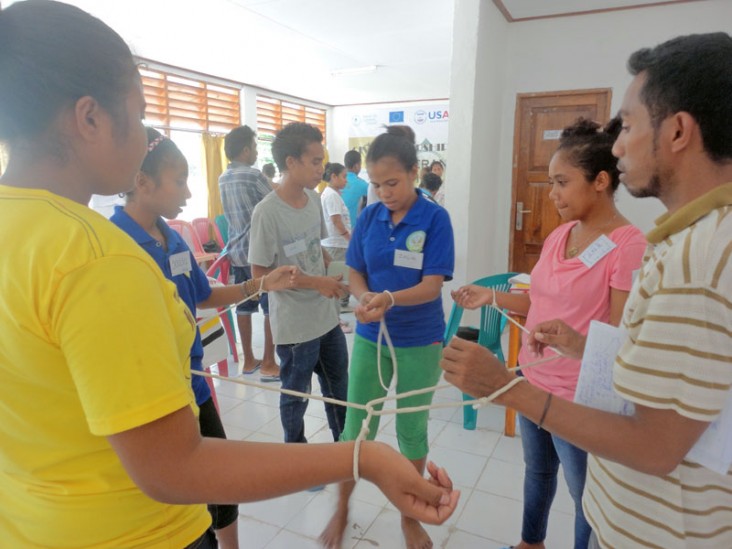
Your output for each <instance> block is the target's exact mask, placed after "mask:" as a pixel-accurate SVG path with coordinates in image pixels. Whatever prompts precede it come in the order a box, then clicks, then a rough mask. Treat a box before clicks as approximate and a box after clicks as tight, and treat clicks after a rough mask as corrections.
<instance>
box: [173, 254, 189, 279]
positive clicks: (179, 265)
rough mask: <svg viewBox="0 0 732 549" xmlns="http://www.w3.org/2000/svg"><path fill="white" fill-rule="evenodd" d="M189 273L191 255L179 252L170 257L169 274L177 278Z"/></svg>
mask: <svg viewBox="0 0 732 549" xmlns="http://www.w3.org/2000/svg"><path fill="white" fill-rule="evenodd" d="M190 272H191V254H189V253H188V252H180V253H177V254H173V255H171V256H170V274H172V275H173V276H178V275H180V274H185V273H190Z"/></svg>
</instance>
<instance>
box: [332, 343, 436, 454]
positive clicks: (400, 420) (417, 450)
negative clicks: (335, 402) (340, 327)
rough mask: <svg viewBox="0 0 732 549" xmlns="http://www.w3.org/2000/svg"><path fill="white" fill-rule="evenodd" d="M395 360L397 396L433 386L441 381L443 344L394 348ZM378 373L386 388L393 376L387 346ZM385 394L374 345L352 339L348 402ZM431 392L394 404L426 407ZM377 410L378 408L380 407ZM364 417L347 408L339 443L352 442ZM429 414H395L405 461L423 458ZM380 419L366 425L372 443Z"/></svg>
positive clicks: (426, 412) (358, 401)
mask: <svg viewBox="0 0 732 549" xmlns="http://www.w3.org/2000/svg"><path fill="white" fill-rule="evenodd" d="M394 351H395V354H396V359H397V368H398V376H397V388H396V391H397V393H398V394H402V393H406V392H409V391H414V390H416V389H424V388H425V387H433V386H434V385H435V384H436V383H437V381H438V380H439V379H440V373H441V370H440V357H441V356H442V345H440V344H438V343H435V344H432V345H425V346H423V347H395V349H394ZM381 374H382V377H383V379H384V383H385V384H386V385H387V386H388V385H389V383H391V379H392V376H393V374H394V365H393V364H392V361H391V356H390V355H389V348H388V347H387V346H386V344H383V345H382V346H381ZM385 394H386V391H384V389H383V388H382V387H381V384H380V383H379V373H378V369H377V366H376V343H373V342H371V341H369V340H367V339H364V338H362V337H360V336H359V335H356V336H355V339H354V341H353V351H352V352H351V367H350V369H349V373H348V402H355V403H358V404H366V403H367V402H369V401H371V400H374V399H376V398H381V397H383V396H385ZM432 395H433V393H425V394H421V395H415V396H412V397H408V398H403V399H400V400H398V401H397V408H410V407H412V406H425V405H428V404H430V403H431V402H432ZM377 409H379V410H380V409H381V406H379V407H378V408H377ZM365 417H366V412H365V411H364V410H358V409H356V408H348V410H347V411H346V427H345V429H344V430H343V434H341V438H340V440H355V439H356V437H357V436H358V433H359V432H360V430H361V424H362V423H363V420H364V419H365ZM428 418H429V412H428V411H424V412H413V413H408V414H397V416H396V432H397V439H398V441H399V449H400V450H401V452H402V454H404V456H405V457H406V458H407V459H411V460H417V459H422V458H423V457H425V456H426V455H427V453H428V451H429V445H428V440H427V420H428ZM379 419H380V418H379V416H373V417H372V418H371V422H370V423H369V434H368V437H367V438H368V439H369V440H373V439H374V437H375V436H376V432H377V431H378V429H379Z"/></svg>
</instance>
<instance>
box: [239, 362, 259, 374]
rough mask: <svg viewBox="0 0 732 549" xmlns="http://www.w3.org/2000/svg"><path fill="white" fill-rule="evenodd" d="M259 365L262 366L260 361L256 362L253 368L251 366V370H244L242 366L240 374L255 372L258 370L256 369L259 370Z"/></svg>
mask: <svg viewBox="0 0 732 549" xmlns="http://www.w3.org/2000/svg"><path fill="white" fill-rule="evenodd" d="M261 367H262V363H261V362H260V363H258V364H257V365H256V366H255V367H254V368H252V369H251V370H245V369H244V368H243V367H242V369H241V375H243V376H250V375H252V374H253V373H255V372H257V371H258V370H259V369H260V368H261Z"/></svg>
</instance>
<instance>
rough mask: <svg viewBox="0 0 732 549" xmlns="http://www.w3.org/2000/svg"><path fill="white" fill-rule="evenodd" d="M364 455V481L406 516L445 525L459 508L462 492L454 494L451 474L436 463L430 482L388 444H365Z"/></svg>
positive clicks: (430, 468)
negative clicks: (375, 487)
mask: <svg viewBox="0 0 732 549" xmlns="http://www.w3.org/2000/svg"><path fill="white" fill-rule="evenodd" d="M361 452H362V453H361V459H360V460H359V465H360V468H361V474H362V476H363V478H365V479H367V480H369V481H371V482H373V483H374V484H376V486H378V487H379V489H380V490H381V491H382V492H383V493H384V495H385V496H386V497H387V498H389V501H391V502H392V503H393V504H394V506H395V507H396V508H397V509H399V511H400V512H402V513H403V514H404V515H406V516H408V517H411V518H413V519H416V520H418V521H420V522H425V523H427V524H442V523H443V522H445V521H446V520H447V519H448V518H450V516H451V515H452V514H453V512H454V511H455V509H456V508H457V503H458V499H459V498H460V492H459V491H457V490H453V487H452V481H451V480H450V477H449V476H448V474H447V472H446V471H445V470H444V469H441V468H438V467H437V466H436V465H435V464H434V463H431V462H430V463H428V464H427V471H428V472H429V474H430V478H429V480H428V479H426V478H423V477H422V476H421V475H420V474H419V473H418V472H417V470H416V469H415V468H414V465H412V464H411V463H410V462H409V461H408V460H407V459H406V458H405V457H404V456H402V455H401V454H400V453H399V452H397V451H396V450H394V449H393V448H391V447H389V446H387V445H386V444H383V443H380V442H376V443H374V442H372V443H368V444H367V443H364V444H363V446H362V448H361Z"/></svg>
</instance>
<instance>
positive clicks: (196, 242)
mask: <svg viewBox="0 0 732 549" xmlns="http://www.w3.org/2000/svg"><path fill="white" fill-rule="evenodd" d="M168 227H170V228H171V229H173V230H174V231H175V232H176V233H178V234H179V235H180V236H181V237H183V240H185V241H186V244H188V247H189V248H190V249H191V250H193V253H194V254H202V253H205V252H204V251H203V244H201V240H200V239H199V238H198V234H197V233H196V231H195V229H194V228H193V225H191V224H190V223H188V221H181V220H180V219H170V220H168Z"/></svg>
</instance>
